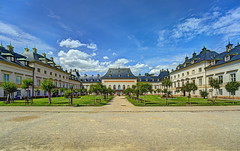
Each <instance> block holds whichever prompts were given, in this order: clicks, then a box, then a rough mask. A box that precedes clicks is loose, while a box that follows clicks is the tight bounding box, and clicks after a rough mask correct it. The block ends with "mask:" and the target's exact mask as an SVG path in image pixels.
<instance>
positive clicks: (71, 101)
mask: <svg viewBox="0 0 240 151" xmlns="http://www.w3.org/2000/svg"><path fill="white" fill-rule="evenodd" d="M70 90H71V96H70V104H72V103H73V85H71V86H70Z"/></svg>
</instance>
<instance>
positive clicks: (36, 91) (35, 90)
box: [34, 88, 39, 98]
mask: <svg viewBox="0 0 240 151" xmlns="http://www.w3.org/2000/svg"><path fill="white" fill-rule="evenodd" d="M38 91H39V89H38V88H36V89H34V92H35V98H37V93H38Z"/></svg>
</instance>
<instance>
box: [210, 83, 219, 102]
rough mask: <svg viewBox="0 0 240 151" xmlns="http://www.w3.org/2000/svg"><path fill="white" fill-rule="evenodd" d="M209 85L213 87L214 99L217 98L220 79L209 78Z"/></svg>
mask: <svg viewBox="0 0 240 151" xmlns="http://www.w3.org/2000/svg"><path fill="white" fill-rule="evenodd" d="M209 85H210V86H211V87H212V88H213V89H215V100H216V98H217V91H218V90H219V89H220V81H219V80H218V79H213V78H211V79H209ZM212 97H213V91H212Z"/></svg>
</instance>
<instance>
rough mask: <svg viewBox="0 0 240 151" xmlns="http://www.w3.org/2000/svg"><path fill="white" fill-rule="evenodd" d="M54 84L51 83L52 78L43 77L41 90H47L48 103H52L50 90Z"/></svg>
mask: <svg viewBox="0 0 240 151" xmlns="http://www.w3.org/2000/svg"><path fill="white" fill-rule="evenodd" d="M55 87H56V86H55V85H54V83H53V80H52V79H45V80H44V81H43V82H42V83H41V89H42V90H43V91H47V92H48V104H52V99H51V91H52V89H54V88H55Z"/></svg>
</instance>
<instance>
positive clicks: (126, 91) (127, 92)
mask: <svg viewBox="0 0 240 151" xmlns="http://www.w3.org/2000/svg"><path fill="white" fill-rule="evenodd" d="M123 93H124V94H125V95H128V96H130V95H131V94H132V93H133V89H132V88H127V89H125V90H124V92H123Z"/></svg>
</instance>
